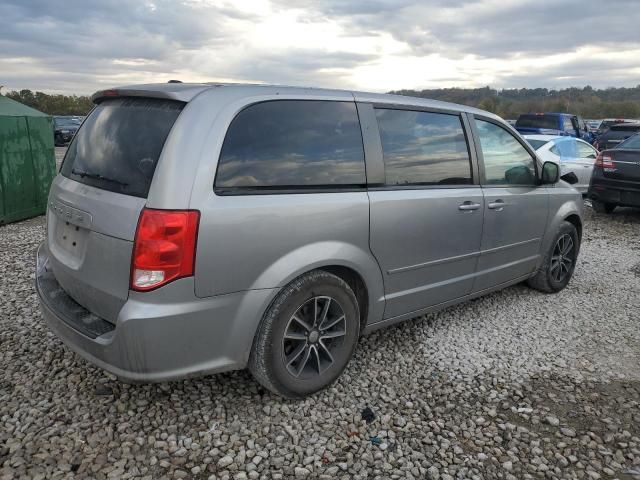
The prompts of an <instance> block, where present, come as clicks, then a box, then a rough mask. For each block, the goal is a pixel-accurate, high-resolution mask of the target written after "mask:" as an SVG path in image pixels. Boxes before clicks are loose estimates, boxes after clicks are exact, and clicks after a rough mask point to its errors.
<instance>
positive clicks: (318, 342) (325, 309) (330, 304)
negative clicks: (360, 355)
mask: <svg viewBox="0 0 640 480" xmlns="http://www.w3.org/2000/svg"><path fill="white" fill-rule="evenodd" d="M346 327H347V324H346V317H345V314H344V310H343V309H342V307H341V306H340V304H339V303H338V301H337V300H336V299H334V298H331V297H327V296H317V297H313V298H311V299H309V300H307V301H306V302H304V303H303V304H302V305H301V306H300V307H298V309H297V310H296V311H295V313H294V314H293V315H292V316H291V318H290V319H289V322H288V323H287V326H286V327H285V330H284V336H283V339H282V347H283V348H282V352H283V357H284V358H283V360H284V363H285V365H286V367H287V371H288V372H289V373H290V374H291V375H292V376H294V377H295V378H299V379H309V378H313V377H316V376H318V375H321V374H322V373H323V372H325V371H326V370H327V369H328V368H329V367H331V365H333V363H334V361H335V360H334V357H335V355H336V353H337V352H338V350H339V349H340V348H341V347H342V346H343V344H344V337H345V335H346V333H347V328H346Z"/></svg>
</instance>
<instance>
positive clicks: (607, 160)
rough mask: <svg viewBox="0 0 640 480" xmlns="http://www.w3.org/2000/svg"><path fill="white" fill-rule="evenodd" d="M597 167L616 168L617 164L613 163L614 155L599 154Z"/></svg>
mask: <svg viewBox="0 0 640 480" xmlns="http://www.w3.org/2000/svg"><path fill="white" fill-rule="evenodd" d="M595 166H596V167H600V168H616V164H615V163H614V162H613V154H611V153H599V154H598V156H597V157H596V163H595Z"/></svg>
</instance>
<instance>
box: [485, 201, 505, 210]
mask: <svg viewBox="0 0 640 480" xmlns="http://www.w3.org/2000/svg"><path fill="white" fill-rule="evenodd" d="M504 206H505V203H504V201H502V200H496V201H495V202H490V203H489V204H488V205H487V207H489V208H490V209H491V210H495V211H496V212H501V211H502V210H503V209H504Z"/></svg>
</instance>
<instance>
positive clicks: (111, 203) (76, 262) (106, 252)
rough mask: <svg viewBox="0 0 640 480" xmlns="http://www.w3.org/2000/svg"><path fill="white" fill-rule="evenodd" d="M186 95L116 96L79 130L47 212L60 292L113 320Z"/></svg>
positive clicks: (124, 294)
mask: <svg viewBox="0 0 640 480" xmlns="http://www.w3.org/2000/svg"><path fill="white" fill-rule="evenodd" d="M184 105H185V104H184V103H183V102H178V101H174V100H164V99H154V98H139V97H137V98H133V97H115V98H108V99H105V100H103V101H102V102H100V103H99V104H98V105H97V106H96V107H95V108H94V109H93V110H92V112H91V113H90V114H89V116H88V117H87V119H86V120H85V121H84V123H83V124H82V126H81V128H80V129H79V130H78V132H77V133H76V135H75V137H74V139H73V141H72V142H71V144H70V146H69V149H68V151H67V154H66V156H65V159H64V162H63V165H62V168H61V172H60V173H61V175H58V176H57V177H56V179H55V181H54V183H53V185H52V187H51V192H50V194H49V206H48V211H47V246H48V250H49V259H50V267H51V269H52V270H53V273H54V275H55V277H56V280H57V281H58V283H59V284H60V286H61V287H62V288H63V289H64V290H65V292H66V293H67V294H68V295H69V296H71V297H72V298H73V299H74V300H75V301H76V302H77V303H79V304H80V305H81V306H83V307H85V308H86V309H87V310H89V311H91V312H92V313H94V314H95V315H98V316H100V317H102V318H104V319H105V320H107V321H110V322H112V323H115V321H116V319H117V316H118V312H119V311H120V309H121V308H122V305H123V304H124V302H125V301H126V300H127V297H128V295H129V276H130V268H131V252H132V249H133V239H134V236H135V231H136V226H137V223H138V218H139V216H140V212H141V210H142V209H143V208H144V205H145V203H146V198H147V195H148V192H149V188H150V186H151V181H152V178H153V174H154V172H155V169H156V164H157V162H158V160H159V158H160V155H161V153H162V149H163V147H164V143H165V141H166V139H167V136H168V135H169V132H170V131H171V128H172V127H173V124H174V123H175V121H176V119H177V118H178V115H179V114H180V112H181V111H182V108H183V107H184Z"/></svg>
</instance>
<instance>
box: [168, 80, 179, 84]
mask: <svg viewBox="0 0 640 480" xmlns="http://www.w3.org/2000/svg"><path fill="white" fill-rule="evenodd" d="M167 83H182V80H169V81H168V82H167Z"/></svg>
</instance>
